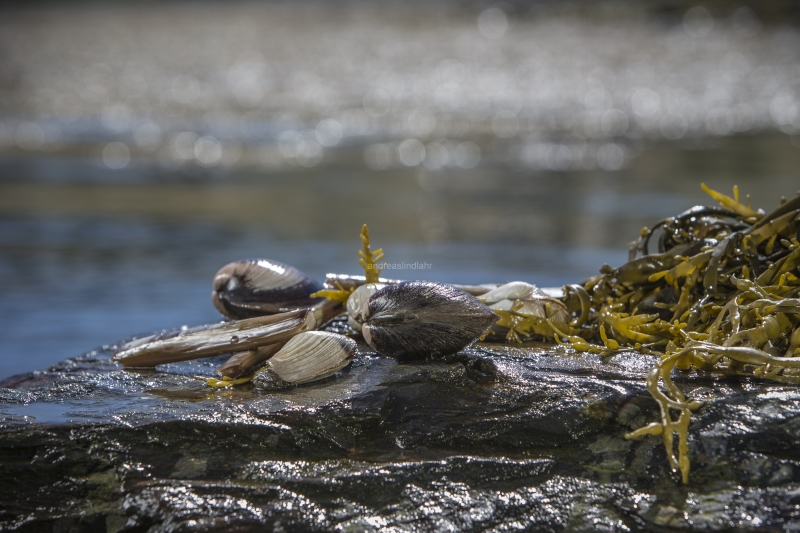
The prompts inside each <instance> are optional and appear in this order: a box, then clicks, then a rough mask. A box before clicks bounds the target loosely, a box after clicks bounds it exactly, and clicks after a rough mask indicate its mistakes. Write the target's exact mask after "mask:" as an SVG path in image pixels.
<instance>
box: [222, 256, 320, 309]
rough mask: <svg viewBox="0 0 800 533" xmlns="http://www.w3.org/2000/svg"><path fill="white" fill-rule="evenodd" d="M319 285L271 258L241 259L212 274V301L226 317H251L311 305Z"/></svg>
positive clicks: (314, 302) (318, 300) (316, 301)
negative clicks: (214, 274) (312, 296)
mask: <svg viewBox="0 0 800 533" xmlns="http://www.w3.org/2000/svg"><path fill="white" fill-rule="evenodd" d="M322 288H323V287H322V285H321V284H320V283H319V282H318V281H316V280H315V279H313V278H311V277H309V276H308V275H306V274H304V273H303V272H301V271H300V270H298V269H296V268H295V267H293V266H291V265H287V264H285V263H281V262H279V261H272V260H271V259H243V260H241V261H234V262H233V263H229V264H227V265H225V266H224V267H222V268H221V269H220V270H219V272H217V274H216V276H214V291H213V292H212V293H211V302H212V303H213V304H214V307H216V308H217V310H218V311H219V312H220V313H222V314H223V315H225V316H226V317H228V318H237V319H238V318H250V317H255V316H262V315H271V314H274V313H285V312H287V311H292V310H294V309H301V308H305V307H311V306H312V305H314V304H316V303H318V302H320V301H321V300H322V299H321V298H311V297H310V295H311V294H313V293H315V292H317V291H320V290H322Z"/></svg>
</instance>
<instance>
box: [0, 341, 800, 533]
mask: <svg viewBox="0 0 800 533" xmlns="http://www.w3.org/2000/svg"><path fill="white" fill-rule="evenodd" d="M223 360H224V357H220V358H214V359H206V360H200V361H195V362H186V363H176V364H171V365H165V366H164V367H159V369H158V370H159V371H153V370H123V369H122V368H121V367H120V366H119V365H118V364H116V363H113V362H111V361H110V360H109V358H108V355H107V354H103V353H99V354H98V353H95V354H92V355H86V356H82V357H77V358H75V359H70V360H68V361H65V362H63V363H60V364H59V365H56V366H55V367H53V368H51V369H49V370H47V371H40V372H33V373H30V374H26V375H22V376H16V377H14V378H10V379H7V380H5V381H4V382H2V383H1V385H2V386H3V387H5V388H0V425H1V426H2V431H1V432H0V502H2V505H0V529H3V530H12V531H14V530H16V531H109V532H111V531H130V532H134V531H152V532H158V531H232V530H235V531H265V530H271V529H272V530H279V529H283V530H285V531H298V530H299V531H330V530H333V529H337V528H338V529H341V530H345V531H364V530H366V531H372V530H374V531H380V530H394V531H443V530H449V531H483V530H487V529H488V530H493V531H509V530H519V529H525V530H537V531H673V530H676V531H677V530H685V531H688V530H709V531H731V530H732V531H752V530H760V531H792V530H798V529H800V455H798V450H799V449H800V387H793V386H788V385H778V384H770V383H764V382H760V381H756V380H750V379H744V380H739V379H730V378H715V377H710V376H708V375H705V374H681V375H680V376H679V377H678V379H677V383H678V384H679V386H681V387H682V388H683V389H684V390H685V391H686V392H687V393H688V394H690V395H692V396H693V397H697V398H701V399H703V400H705V401H706V402H707V403H706V405H705V406H704V407H703V408H701V409H700V410H699V411H697V412H696V413H695V417H694V421H693V423H692V427H691V433H690V447H691V457H692V474H691V480H690V483H689V485H686V486H683V485H681V484H680V483H679V480H678V479H677V477H676V476H675V475H674V474H673V473H671V472H670V471H669V469H668V467H667V462H666V459H665V453H664V449H663V446H662V444H661V440H660V438H657V437H648V438H644V439H641V440H637V441H626V440H625V439H624V438H623V435H624V434H625V432H627V431H629V430H630V429H633V428H637V427H640V426H641V425H643V424H645V423H647V422H650V421H652V420H654V419H655V416H656V412H657V409H656V405H655V402H654V401H653V400H652V399H651V398H650V397H649V395H648V394H647V391H646V389H645V386H644V377H645V375H646V373H647V370H648V369H649V368H650V365H651V364H652V362H653V359H652V357H650V356H646V355H641V354H637V353H633V352H623V353H619V354H617V355H615V356H613V357H611V358H609V359H607V360H601V359H600V358H599V357H597V356H594V355H586V354H584V355H574V354H569V353H566V352H564V351H562V350H561V349H557V348H553V347H537V346H526V347H524V348H519V347H508V346H502V345H489V346H481V347H477V348H473V349H468V350H466V351H464V352H461V353H459V354H455V355H451V356H448V357H446V358H444V359H442V360H439V361H436V362H420V363H413V364H412V363H407V364H399V363H397V362H396V361H395V360H393V359H391V358H388V357H382V356H378V355H377V354H375V353H374V352H372V351H371V350H369V348H368V347H366V346H365V345H360V346H359V354H358V355H357V357H356V359H355V360H354V361H353V363H352V364H351V365H350V366H348V367H347V368H346V369H345V370H344V371H342V372H340V373H339V374H338V375H337V376H334V377H331V378H328V379H326V380H324V381H321V382H317V383H312V384H308V385H303V386H298V387H293V388H289V389H287V390H282V391H276V392H271V393H266V392H259V391H257V390H255V389H253V388H252V387H249V386H245V387H240V388H237V389H235V390H212V389H209V388H208V387H206V385H205V384H204V383H203V382H201V381H200V380H197V379H195V378H194V377H193V376H196V375H212V373H213V371H214V369H215V368H216V367H217V366H218V365H219V364H220V362H221V361H223Z"/></svg>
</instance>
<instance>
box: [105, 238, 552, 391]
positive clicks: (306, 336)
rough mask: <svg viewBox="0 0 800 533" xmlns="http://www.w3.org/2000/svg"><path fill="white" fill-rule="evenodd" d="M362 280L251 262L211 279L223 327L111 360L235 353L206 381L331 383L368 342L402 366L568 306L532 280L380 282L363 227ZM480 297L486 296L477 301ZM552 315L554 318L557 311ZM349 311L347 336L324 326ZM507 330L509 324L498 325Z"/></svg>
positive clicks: (156, 338)
mask: <svg viewBox="0 0 800 533" xmlns="http://www.w3.org/2000/svg"><path fill="white" fill-rule="evenodd" d="M362 243H363V249H362V251H361V252H360V253H361V257H362V260H361V263H362V266H364V270H365V273H366V275H365V276H348V275H336V274H329V275H328V277H327V279H326V281H325V284H324V285H323V284H320V283H319V282H317V281H316V280H314V279H312V278H311V277H309V276H307V275H306V274H304V273H303V272H301V271H299V270H298V269H296V268H295V267H293V266H290V265H287V264H284V263H280V262H277V261H272V260H268V259H247V260H242V261H236V262H233V263H230V264H228V265H226V266H224V267H223V268H222V269H221V270H220V271H219V272H217V274H216V276H215V277H214V282H213V287H214V290H213V292H212V295H211V300H212V302H213V304H214V306H215V307H216V308H217V309H218V310H219V311H220V312H221V313H222V314H223V315H224V316H225V317H226V318H227V319H230V320H228V321H226V322H222V323H219V324H215V325H211V326H202V327H199V328H192V329H183V330H181V331H175V332H170V333H163V334H159V335H153V336H150V337H145V338H141V339H137V340H134V341H132V342H129V343H127V344H125V345H123V346H121V347H120V348H119V349H118V350H117V352H116V353H115V355H114V359H115V360H116V361H119V362H120V363H122V364H123V365H124V366H126V367H139V368H141V367H154V366H156V365H160V364H165V363H173V362H178V361H185V360H189V359H196V358H200V357H208V356H212V355H221V354H227V353H232V354H233V355H232V356H231V358H230V359H229V360H228V361H227V362H226V363H225V364H224V365H222V366H221V367H220V368H219V369H218V372H219V373H220V374H221V376H222V377H221V379H206V381H207V382H208V383H209V385H211V386H215V387H224V386H231V385H236V384H241V383H245V382H248V381H251V380H252V382H253V383H254V384H255V386H256V387H257V388H260V389H267V390H272V389H277V388H283V387H287V386H291V385H298V384H302V383H308V382H311V381H317V380H321V379H324V378H327V377H329V376H331V375H333V374H335V373H336V372H338V371H339V370H341V369H342V368H344V367H345V366H346V365H347V364H348V363H349V362H350V361H351V360H352V359H353V357H354V356H355V354H356V351H357V343H356V342H355V341H354V340H353V338H351V337H355V336H359V335H360V336H362V337H363V339H364V341H365V342H366V343H367V344H368V345H369V346H371V347H372V348H373V349H374V350H375V351H376V352H378V353H379V354H382V355H386V356H389V357H394V358H396V359H397V360H399V361H411V360H420V359H428V358H432V359H435V358H440V357H443V356H446V355H449V354H453V353H456V352H459V351H461V350H463V349H464V348H465V347H466V346H468V345H470V344H471V343H473V342H475V341H476V340H477V339H479V338H481V337H485V336H486V335H487V334H492V328H493V327H494V326H495V323H496V322H497V321H498V318H499V317H498V315H497V314H496V313H497V312H498V311H500V312H502V310H504V309H510V308H511V307H512V306H514V305H517V304H519V305H522V306H524V307H525V309H529V310H531V311H532V312H535V313H536V314H537V315H540V316H543V317H545V315H547V314H548V312H549V313H550V314H549V315H547V317H546V318H553V319H555V320H558V321H559V322H562V323H563V322H564V321H565V319H566V316H567V311H566V308H565V307H564V305H563V304H562V303H561V302H560V301H558V300H556V299H554V298H551V297H549V296H547V295H545V294H544V293H541V292H539V291H538V289H536V287H534V286H533V285H530V284H528V283H523V282H513V283H509V284H506V285H503V286H500V287H491V286H455V285H447V284H443V283H434V282H426V281H408V282H399V281H392V280H386V279H382V278H379V276H378V275H379V273H380V270H379V268H378V264H377V261H378V260H379V259H380V258H381V257H382V252H381V251H380V250H378V251H376V252H372V251H371V250H370V243H369V233H368V230H367V228H366V226H364V228H363V229H362ZM476 295H478V296H479V298H476ZM551 308H552V309H555V310H556V311H555V314H556V315H557V316H552V317H551V316H550V315H553V313H554V312H553V311H549V310H550V309H551ZM342 314H346V317H347V324H348V328H349V329H350V333H351V335H350V336H345V335H341V334H338V333H334V332H331V331H327V330H325V329H324V328H323V326H324V325H325V324H326V323H328V322H329V321H331V320H332V319H334V318H336V317H337V316H339V315H342ZM496 327H497V328H498V329H499V330H502V326H496Z"/></svg>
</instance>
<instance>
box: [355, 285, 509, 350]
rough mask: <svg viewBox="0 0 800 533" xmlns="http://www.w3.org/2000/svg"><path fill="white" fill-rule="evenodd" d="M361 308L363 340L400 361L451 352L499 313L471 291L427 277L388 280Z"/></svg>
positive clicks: (481, 330) (462, 347)
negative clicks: (394, 283)
mask: <svg viewBox="0 0 800 533" xmlns="http://www.w3.org/2000/svg"><path fill="white" fill-rule="evenodd" d="M361 314H362V317H363V318H364V325H363V327H362V333H363V335H364V340H366V341H367V343H368V344H369V345H370V346H372V348H374V349H375V351H377V352H378V353H381V354H383V355H388V356H390V357H394V358H396V359H397V360H399V361H409V360H415V359H426V358H437V357H443V356H445V355H449V354H453V353H456V352H458V351H460V350H462V349H464V348H465V347H466V346H468V345H469V344H470V343H472V342H474V341H475V340H476V339H478V338H479V337H480V336H481V335H482V334H483V333H484V332H485V331H486V330H487V329H489V328H490V327H491V326H492V325H493V324H494V323H495V322H496V321H497V319H498V317H497V315H496V314H494V312H493V311H492V310H491V309H489V308H488V307H487V306H486V305H484V304H482V303H481V302H479V301H478V299H477V298H475V297H474V296H472V295H470V294H467V293H466V292H464V291H462V290H460V289H457V288H455V287H453V286H452V285H445V284H443V283H433V282H428V281H409V282H406V283H398V284H396V285H389V286H387V287H385V288H383V289H381V290H380V291H378V292H376V293H375V294H373V295H372V297H371V298H370V299H369V300H367V302H366V303H365V304H364V309H363V311H362V312H361Z"/></svg>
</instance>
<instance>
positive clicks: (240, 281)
mask: <svg viewBox="0 0 800 533" xmlns="http://www.w3.org/2000/svg"><path fill="white" fill-rule="evenodd" d="M703 189H704V190H705V191H706V192H707V193H708V194H709V195H711V197H712V198H714V199H715V200H717V201H718V202H719V203H720V206H698V207H694V208H692V209H689V210H688V211H686V212H684V213H681V214H680V215H678V216H675V217H670V218H667V219H664V220H661V221H659V222H657V223H656V224H655V225H654V227H653V228H652V229H647V228H644V229H643V230H642V232H641V235H640V237H639V239H638V241H636V242H634V243H632V245H631V253H630V257H629V261H628V262H627V263H626V264H624V265H622V266H621V267H619V268H616V269H614V268H611V267H609V266H603V267H602V268H601V269H600V274H599V275H597V276H594V277H592V278H590V279H588V280H585V281H584V282H582V283H579V284H575V285H568V286H566V287H564V289H563V291H562V293H561V294H560V295H558V296H557V297H553V296H549V295H548V294H545V293H544V292H542V291H540V290H539V289H537V288H536V287H534V286H533V285H530V284H528V283H524V282H511V283H507V284H505V285H500V286H497V285H482V286H458V285H445V284H441V283H431V282H423V281H411V282H398V281H392V280H386V279H382V278H379V276H378V274H379V272H380V270H379V269H378V265H377V261H378V260H379V259H380V258H382V256H383V254H382V251H381V250H377V251H375V252H372V251H371V250H370V243H369V233H368V231H367V229H366V226H364V228H363V229H362V234H361V240H362V245H363V248H362V250H361V251H360V252H359V253H360V256H361V260H360V264H361V266H362V267H363V268H364V271H365V276H348V275H328V277H327V278H326V280H325V284H324V285H322V284H319V283H318V282H316V281H314V280H313V279H311V278H309V277H308V276H306V275H305V274H303V273H302V272H300V271H298V270H297V269H295V268H293V267H291V266H289V265H285V264H282V263H278V262H275V261H269V260H246V261H238V262H235V263H231V264H229V265H227V266H225V267H224V268H222V270H220V271H219V273H218V274H217V276H216V277H215V278H214V292H213V294H212V300H213V302H214V305H215V306H216V307H217V309H219V310H220V312H221V313H222V314H223V315H225V316H226V317H228V318H230V319H232V320H231V321H229V322H225V323H222V324H217V325H213V326H206V327H202V328H196V329H191V330H185V331H180V332H176V333H171V334H165V335H157V336H153V337H148V338H144V339H139V340H136V341H133V342H131V343H128V344H126V345H124V346H122V347H121V348H120V350H119V351H118V352H117V353H116V355H115V358H116V360H118V361H120V362H121V363H122V364H123V365H125V366H132V367H141V366H150V367H152V366H155V365H157V364H162V363H167V362H174V361H180V360H186V359H192V358H196V357H206V356H210V355H219V354H225V353H232V352H236V353H234V355H233V356H232V357H231V359H230V360H229V361H228V362H227V363H225V364H224V365H223V366H222V367H221V368H220V369H219V372H220V373H221V374H222V376H223V377H222V379H221V380H216V379H208V380H207V381H208V383H209V384H210V385H212V386H228V385H233V384H237V383H243V382H247V381H250V380H251V379H252V381H253V382H254V383H255V385H256V386H257V387H260V388H265V389H274V388H277V387H285V386H287V385H292V384H299V383H306V382H309V381H314V380H318V379H322V378H324V377H328V376H331V375H332V374H334V373H336V372H337V371H338V370H340V369H341V368H343V367H344V366H346V365H347V363H348V362H349V361H350V360H351V359H352V358H353V356H354V354H355V353H356V350H357V344H356V342H354V341H353V340H352V338H350V337H348V336H344V335H338V334H336V333H331V332H328V331H314V330H317V329H318V328H319V327H321V326H323V325H324V324H325V323H326V322H328V321H329V320H331V319H333V318H334V317H336V316H338V315H340V314H343V313H346V315H347V324H348V325H349V328H350V329H351V330H352V331H351V333H352V336H358V335H361V336H363V339H364V341H365V342H366V343H367V344H369V345H370V346H371V347H372V348H373V349H374V350H375V351H376V352H378V353H380V354H383V355H387V356H391V357H395V358H397V359H398V360H400V361H408V360H418V359H426V358H437V357H442V356H445V355H448V354H452V353H456V352H458V351H460V350H462V349H464V348H465V347H466V346H468V345H470V344H471V343H473V342H475V341H476V340H479V339H480V340H488V341H498V340H505V341H507V342H521V341H523V340H526V339H531V338H536V339H544V340H555V342H557V343H558V344H560V345H563V346H565V347H567V349H569V350H577V351H580V352H592V353H597V354H599V355H601V356H606V355H610V354H612V353H615V352H618V351H620V350H625V349H633V350H636V351H638V352H645V353H647V352H649V353H653V354H656V355H658V356H659V361H658V363H657V364H656V365H655V366H654V368H653V369H652V370H651V372H650V373H649V375H648V378H647V388H648V391H649V392H650V394H651V395H652V396H653V398H654V399H655V400H656V402H657V403H658V405H659V408H660V412H661V416H660V420H659V421H657V422H654V423H652V424H649V425H647V426H645V427H643V428H641V429H639V430H636V431H634V432H632V433H629V434H628V435H626V437H627V438H637V437H641V436H644V435H660V436H661V437H662V439H663V441H664V445H665V447H666V449H667V458H668V461H669V463H670V465H671V467H672V468H673V470H674V471H676V472H680V475H681V477H682V479H683V482H684V483H686V482H688V475H689V468H690V461H689V454H688V436H687V432H688V427H689V422H690V417H691V411H692V410H695V409H698V408H699V407H700V406H701V405H702V404H701V403H700V402H697V401H693V400H691V399H688V398H686V397H685V395H684V394H683V392H682V391H681V390H680V389H679V388H678V387H677V386H676V385H675V384H674V383H673V381H672V378H671V374H672V371H673V369H676V368H677V369H681V370H687V369H696V370H702V371H714V372H720V373H724V374H735V375H747V376H755V377H760V378H764V379H770V380H774V381H779V382H784V383H800V357H796V356H797V355H798V354H800V298H799V297H798V296H800V240H799V239H800V193H799V194H798V196H796V197H794V198H792V199H790V200H786V199H782V201H781V204H780V205H779V206H778V207H777V208H776V209H775V210H773V211H772V212H770V213H767V214H765V213H764V212H763V211H760V210H758V211H757V210H754V209H752V208H751V207H750V205H749V201H748V203H747V205H745V204H743V203H741V202H740V201H739V197H738V189H737V188H736V187H734V196H733V197H729V196H726V195H724V194H721V193H719V192H716V191H713V190H711V189H709V188H707V187H706V186H705V185H703ZM654 235H659V237H658V244H657V246H658V250H657V252H652V253H651V252H650V250H649V245H650V241H651V240H652V237H653V236H654ZM265 361H266V363H265ZM262 364H263V365H264V366H263V368H261V369H260V370H258V371H256V372H255V374H254V375H247V376H245V377H241V376H244V375H245V374H252V373H253V371H254V370H255V369H257V368H259V366H260V365H262ZM676 435H677V437H678V438H677V442H675V436H676Z"/></svg>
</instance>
